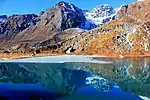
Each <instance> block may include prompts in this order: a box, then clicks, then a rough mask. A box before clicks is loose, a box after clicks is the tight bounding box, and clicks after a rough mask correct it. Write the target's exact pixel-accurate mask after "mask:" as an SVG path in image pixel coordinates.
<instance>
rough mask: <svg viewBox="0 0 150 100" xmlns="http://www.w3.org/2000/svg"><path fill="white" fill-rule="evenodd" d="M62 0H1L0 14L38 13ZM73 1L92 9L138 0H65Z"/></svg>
mask: <svg viewBox="0 0 150 100" xmlns="http://www.w3.org/2000/svg"><path fill="white" fill-rule="evenodd" d="M59 1H62V0H0V15H3V14H7V15H12V14H25V13H38V12H40V11H43V10H45V9H47V8H50V7H52V6H54V5H55V4H56V3H58V2H59ZM63 1H66V2H71V3H73V4H75V5H76V6H78V7H80V8H82V9H88V10H91V9H92V8H94V7H96V6H98V5H100V4H109V5H111V6H113V7H119V6H120V5H122V4H130V3H131V2H134V1H136V0H63Z"/></svg>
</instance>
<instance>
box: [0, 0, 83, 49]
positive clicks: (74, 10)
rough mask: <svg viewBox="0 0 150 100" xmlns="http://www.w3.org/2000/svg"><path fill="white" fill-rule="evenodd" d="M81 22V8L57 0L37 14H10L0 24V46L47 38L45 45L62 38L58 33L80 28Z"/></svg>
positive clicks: (28, 44) (25, 44) (29, 44)
mask: <svg viewBox="0 0 150 100" xmlns="http://www.w3.org/2000/svg"><path fill="white" fill-rule="evenodd" d="M85 22H86V18H85V16H84V14H83V12H82V10H81V9H79V8H78V7H76V6H75V5H73V4H70V3H66V2H59V3H58V4H56V5H55V6H54V7H52V8H50V9H47V10H46V11H43V12H41V13H40V14H39V15H34V14H27V15H13V16H11V17H9V18H8V19H7V20H6V21H5V22H4V23H2V24H1V25H0V41H1V43H0V45H3V47H1V48H0V49H2V50H4V49H10V50H11V49H19V48H23V49H25V48H30V47H33V46H34V44H37V43H42V42H44V41H49V40H52V43H50V44H49V45H51V44H57V43H58V42H63V41H64V40H63V39H61V37H59V34H60V33H61V32H63V31H64V30H66V29H68V28H77V27H83V26H84V25H85ZM56 35H58V36H56ZM70 35H72V34H70ZM68 36H69V34H68ZM56 37H57V38H56ZM58 38H59V39H58ZM4 44H5V45H4Z"/></svg>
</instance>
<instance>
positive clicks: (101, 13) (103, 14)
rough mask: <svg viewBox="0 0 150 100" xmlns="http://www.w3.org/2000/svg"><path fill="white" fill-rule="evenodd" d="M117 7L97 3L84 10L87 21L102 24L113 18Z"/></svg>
mask: <svg viewBox="0 0 150 100" xmlns="http://www.w3.org/2000/svg"><path fill="white" fill-rule="evenodd" d="M117 11H118V8H113V7H111V6H109V5H108V4H103V5H99V6H97V7H96V8H94V9H93V10H91V11H85V16H86V19H87V21H89V22H93V23H95V24H96V25H103V24H105V23H107V22H109V21H111V20H115V15H116V13H117Z"/></svg>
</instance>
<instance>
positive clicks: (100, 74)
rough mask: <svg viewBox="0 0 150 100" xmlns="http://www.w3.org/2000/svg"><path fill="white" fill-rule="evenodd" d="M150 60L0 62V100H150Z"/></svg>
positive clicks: (88, 59)
mask: <svg viewBox="0 0 150 100" xmlns="http://www.w3.org/2000/svg"><path fill="white" fill-rule="evenodd" d="M149 89H150V58H124V59H121V58H107V57H94V58H88V57H82V56H79V57H76V56H63V57H60V56H59V57H40V58H27V59H19V60H6V61H3V60H1V61H0V96H1V97H0V100H1V98H2V100H149V98H150V90H149Z"/></svg>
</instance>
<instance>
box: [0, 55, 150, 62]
mask: <svg viewBox="0 0 150 100" xmlns="http://www.w3.org/2000/svg"><path fill="white" fill-rule="evenodd" d="M47 56H85V57H91V58H96V57H105V58H138V57H140V58H142V57H150V54H145V55H111V56H110V55H108V56H107V55H85V54H83V55H82V54H81V55H80V54H77V55H76V54H51V53H48V54H44V53H43V54H42V53H41V54H36V55H35V56H33V54H21V53H13V54H5V53H0V60H13V59H25V58H36V57H47Z"/></svg>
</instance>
